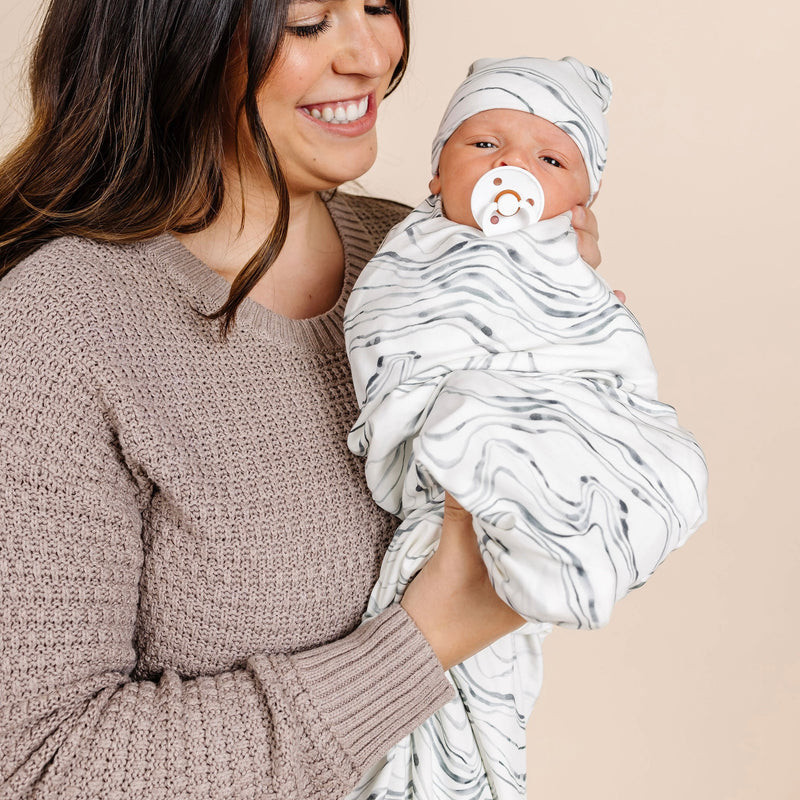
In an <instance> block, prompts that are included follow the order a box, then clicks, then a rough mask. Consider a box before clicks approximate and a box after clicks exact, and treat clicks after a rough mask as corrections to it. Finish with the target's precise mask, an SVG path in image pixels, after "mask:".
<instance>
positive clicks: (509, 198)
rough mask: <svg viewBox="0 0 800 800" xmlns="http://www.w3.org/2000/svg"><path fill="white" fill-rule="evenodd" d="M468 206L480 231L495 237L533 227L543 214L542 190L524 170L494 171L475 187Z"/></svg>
mask: <svg viewBox="0 0 800 800" xmlns="http://www.w3.org/2000/svg"><path fill="white" fill-rule="evenodd" d="M470 206H471V210H472V216H473V217H475V221H476V222H477V223H478V225H480V227H481V230H482V231H483V232H484V233H485V234H486V235H487V236H496V235H498V234H500V233H508V232H510V231H517V230H521V229H522V228H527V227H528V226H529V225H535V224H536V223H537V222H538V221H539V220H540V219H541V218H542V214H543V213H544V190H543V189H542V184H541V183H539V181H538V180H536V178H534V177H533V175H531V173H530V172H528V171H527V170H525V169H522V168H520V167H495V168H494V169H491V170H489V171H488V172H486V173H484V175H482V176H481V178H480V179H479V180H478V182H477V183H476V184H475V188H474V189H473V190H472V197H471V199H470Z"/></svg>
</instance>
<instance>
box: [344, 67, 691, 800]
mask: <svg viewBox="0 0 800 800" xmlns="http://www.w3.org/2000/svg"><path fill="white" fill-rule="evenodd" d="M610 98H611V85H610V82H609V80H608V78H607V77H606V76H605V75H603V74H602V73H600V72H598V71H596V70H594V69H591V68H589V67H586V66H585V65H583V64H581V63H580V62H579V61H577V60H576V59H573V58H566V59H563V60H561V61H550V60H547V59H539V58H515V59H506V60H489V59H487V60H481V61H478V62H476V63H475V64H473V66H472V68H471V70H470V73H469V75H468V77H467V79H466V80H465V81H464V82H463V83H462V85H461V86H460V87H459V88H458V90H457V91H456V93H455V95H454V97H453V99H452V100H451V102H450V105H449V106H448V108H447V111H446V112H445V115H444V118H443V120H442V123H441V126H440V128H439V132H438V134H437V136H436V139H435V141H434V145H433V164H432V166H433V173H434V177H433V180H432V181H431V183H430V189H431V192H432V194H431V196H430V197H428V198H427V199H426V200H425V201H424V202H423V203H422V204H421V205H420V206H418V207H417V208H416V209H415V210H414V211H413V212H412V213H411V214H410V215H409V216H408V217H407V218H406V219H405V220H404V221H403V222H402V223H400V224H399V225H398V226H396V227H395V228H394V229H393V230H392V231H391V232H390V233H389V235H388V236H387V238H386V240H385V242H384V244H383V246H382V247H381V249H380V251H379V252H378V254H377V255H376V256H375V258H374V259H373V260H372V261H371V262H370V263H369V264H368V265H367V266H366V267H365V269H364V271H363V273H362V274H361V276H360V278H359V280H358V281H357V283H356V285H355V287H354V289H353V293H352V296H351V298H350V300H349V302H348V305H347V309H346V313H345V335H346V340H347V347H348V353H349V356H350V360H351V365H352V368H353V377H354V382H355V386H356V392H357V395H358V399H359V403H360V405H361V413H360V416H359V418H358V420H357V422H356V424H355V426H354V427H353V430H352V432H351V435H350V439H349V445H350V447H351V449H352V450H353V451H354V452H356V453H358V454H361V455H364V456H366V474H367V480H368V483H369V486H370V489H371V490H372V492H373V496H374V497H375V499H376V501H377V502H378V503H379V504H380V505H381V506H382V507H383V508H385V509H386V510H388V511H390V512H392V513H394V514H397V515H398V516H399V517H400V518H401V520H402V522H401V524H400V526H399V528H398V531H397V534H396V536H395V538H394V540H393V542H392V545H391V547H390V549H389V552H388V553H387V555H386V558H385V559H384V564H383V568H382V572H381V577H380V579H379V582H378V584H377V585H376V586H375V588H374V590H373V593H372V596H371V599H370V605H369V610H368V615H374V614H376V613H378V612H379V611H381V610H382V609H384V608H386V607H387V606H389V605H390V604H391V603H393V602H396V601H397V600H399V598H400V597H401V596H402V593H403V591H404V589H405V587H406V586H407V584H408V582H409V581H410V580H411V579H412V578H413V576H414V575H415V574H416V573H417V571H418V570H419V569H420V567H421V566H422V564H424V563H425V561H426V560H427V558H429V557H430V555H431V553H432V552H433V550H434V549H435V547H436V544H437V541H438V536H439V532H440V526H441V521H442V515H443V500H444V492H445V491H448V492H450V493H451V494H452V495H453V496H454V497H455V499H456V500H458V501H459V502H460V503H461V505H462V506H464V508H466V509H467V510H468V511H469V512H470V513H471V514H472V515H473V521H474V523H473V524H474V528H475V532H476V535H477V537H478V540H479V543H480V547H481V551H482V554H483V557H484V561H485V562H486V565H487V568H488V571H489V574H490V577H491V579H492V582H493V584H494V586H495V589H496V590H497V592H498V594H499V595H500V597H502V598H503V600H505V602H507V603H508V604H509V605H510V606H511V607H512V608H513V609H514V610H515V611H517V612H518V613H519V614H520V615H521V616H523V617H524V618H525V619H526V620H528V623H527V624H526V625H525V626H524V627H523V628H522V629H520V630H519V631H517V632H515V633H513V634H511V635H510V636H508V637H505V638H504V639H502V640H501V641H499V642H497V643H495V644H494V645H492V646H491V647H490V648H487V649H486V650H485V651H483V652H481V653H479V654H478V655H476V656H474V657H473V658H471V659H469V660H467V661H466V662H464V663H463V664H460V665H459V666H457V667H455V668H454V669H453V670H451V672H450V675H451V678H452V680H453V682H454V684H455V686H456V688H457V689H458V694H459V697H458V699H456V700H454V701H452V702H451V703H450V704H448V706H446V707H445V708H444V709H442V710H441V711H440V712H438V713H437V714H435V715H434V716H433V717H431V718H430V719H429V720H427V721H426V722H425V723H424V724H423V725H422V726H421V727H420V728H418V729H417V730H416V731H414V732H413V733H412V734H411V735H410V736H409V737H407V738H406V739H405V740H403V741H402V742H401V743H400V744H398V745H397V746H396V747H395V748H394V750H393V751H392V752H390V754H389V755H388V756H387V758H386V759H384V760H383V761H382V762H381V763H380V764H378V765H377V766H376V767H375V769H374V770H372V771H371V772H370V774H369V775H367V776H365V779H364V781H363V782H362V785H361V786H360V787H359V789H357V790H356V792H355V793H354V795H353V797H359V798H366V797H369V796H371V793H374V796H381V797H382V796H386V797H398V798H405V797H416V798H431V800H433V798H442V797H455V796H458V797H463V798H484V797H485V798H490V797H492V798H499V799H500V800H504V799H505V798H508V799H509V800H511V798H513V799H514V800H517V799H518V798H522V797H524V795H525V755H524V744H525V724H526V722H527V720H528V717H529V715H530V712H531V710H532V706H533V702H534V700H535V698H536V695H537V694H538V691H539V687H540V683H541V643H542V639H543V637H544V636H545V635H546V633H547V632H548V631H549V630H550V628H551V626H552V625H553V624H557V625H566V626H572V627H578V628H582V627H588V628H594V627H598V626H600V625H603V624H604V623H605V622H606V621H607V620H608V618H609V615H610V613H611V609H612V607H613V605H614V604H615V603H616V601H617V600H619V599H620V598H622V597H623V596H624V595H625V594H627V593H628V592H629V591H630V590H631V589H632V588H635V587H637V586H639V585H641V584H642V583H643V582H644V581H645V580H646V579H647V578H648V577H649V575H650V574H651V573H652V572H653V570H654V569H655V568H656V567H657V566H658V565H659V564H660V563H661V562H662V561H663V559H664V558H665V557H666V556H667V555H668V554H669V553H670V552H671V551H672V550H673V549H675V548H676V547H678V546H680V545H681V544H683V542H685V541H686V539H687V538H688V536H689V535H690V534H691V533H693V532H694V530H696V528H697V527H698V526H699V525H700V524H701V523H702V522H703V520H704V519H705V515H706V496H705V492H706V482H707V473H706V466H705V462H704V459H703V455H702V452H701V451H700V448H699V447H698V445H697V443H696V442H695V441H694V439H693V437H692V436H691V434H690V433H688V432H687V431H686V430H684V429H682V428H681V427H680V426H679V425H678V422H677V419H676V415H675V412H674V410H673V409H672V408H671V407H670V406H668V405H665V404H663V403H661V402H659V400H658V399H657V394H656V373H655V369H654V367H653V364H652V361H651V358H650V355H649V352H648V350H647V346H646V342H645V338H644V334H643V333H642V330H641V328H640V327H639V324H638V323H637V321H636V319H635V318H634V317H633V315H632V314H631V313H630V312H629V311H628V310H627V309H626V308H625V307H624V306H623V305H622V304H621V303H620V302H619V300H618V299H617V298H616V296H615V295H614V294H613V292H611V291H610V289H609V287H608V286H607V285H606V284H605V282H604V281H603V280H602V279H601V278H600V277H599V276H598V275H597V274H596V273H595V271H594V270H592V269H591V268H590V267H589V266H588V265H587V264H585V263H584V262H583V261H582V260H581V258H580V256H579V255H578V250H577V244H576V236H575V233H574V230H573V229H572V227H571V218H570V214H569V213H568V212H569V209H571V208H573V207H574V206H575V205H579V204H588V203H590V202H591V201H592V199H593V198H594V196H595V195H596V193H597V191H598V189H599V187H600V180H601V176H602V172H603V168H604V166H605V159H606V148H607V138H608V133H607V125H606V120H605V111H606V109H607V108H608V103H609V101H610Z"/></svg>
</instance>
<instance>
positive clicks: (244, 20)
mask: <svg viewBox="0 0 800 800" xmlns="http://www.w3.org/2000/svg"><path fill="white" fill-rule="evenodd" d="M290 4H291V0H51V2H50V5H49V8H48V10H47V12H46V15H45V18H44V21H43V24H42V28H41V31H40V33H39V38H38V40H37V43H36V46H35V47H34V50H33V54H32V58H31V63H30V91H31V98H32V116H31V122H30V127H29V129H28V132H27V134H26V135H25V136H24V138H23V139H22V140H21V142H20V143H19V145H18V146H17V147H16V148H15V149H14V150H12V152H11V153H10V154H9V155H8V156H7V157H6V158H5V160H4V161H3V162H2V163H0V277H2V276H3V275H5V274H6V273H7V272H9V271H10V270H11V269H13V267H14V266H16V265H17V264H18V263H19V262H20V261H21V260H22V259H24V258H25V257H26V256H28V255H29V254H30V253H32V252H33V251H34V250H36V249H37V248H38V247H40V246H41V245H42V244H44V243H46V242H48V241H50V240H52V239H55V238H57V237H59V236H65V235H77V236H83V237H87V238H89V239H94V240H97V241H104V242H131V241H138V240H141V239H146V238H150V237H152V236H157V235H159V234H161V233H164V232H165V231H176V232H179V233H189V232H193V231H198V230H202V229H203V228H205V227H207V226H208V225H209V224H210V223H211V222H213V221H214V219H215V218H216V217H217V215H218V214H219V213H220V210H221V208H222V203H223V199H224V196H225V183H224V180H223V140H224V137H225V135H226V128H227V126H230V124H231V119H232V115H233V119H234V120H235V122H236V123H238V121H239V120H240V119H241V118H242V116H243V117H244V119H245V120H246V127H247V130H248V131H249V135H250V136H251V138H252V141H253V144H254V146H255V150H256V152H257V154H258V158H259V160H260V162H261V165H262V166H263V169H264V171H265V174H266V175H267V176H268V177H269V180H270V181H271V183H272V185H273V186H274V187H275V192H276V194H277V198H278V214H277V218H276V221H275V224H274V225H273V227H272V230H270V231H269V233H268V235H267V236H266V238H265V240H264V242H263V244H262V245H261V247H260V248H259V249H258V251H257V252H256V253H255V254H254V255H253V257H252V258H251V259H250V261H249V262H248V263H247V264H246V265H245V266H244V267H243V268H242V270H241V271H240V273H239V274H238V276H237V277H236V279H235V280H234V282H233V285H232V287H231V291H230V294H229V297H228V299H227V301H226V303H225V304H224V305H223V306H222V307H221V308H220V309H219V310H218V311H217V312H216V313H215V314H213V315H211V316H212V317H214V318H219V319H221V320H222V322H223V326H224V329H225V331H226V332H227V331H228V330H229V329H230V327H231V325H232V324H233V322H234V319H235V315H236V309H237V308H238V307H239V305H240V303H241V302H242V300H243V299H244V298H245V297H246V296H247V295H248V293H249V292H250V291H251V290H252V288H253V287H254V286H255V284H256V283H257V282H258V280H259V279H260V278H261V277H262V276H263V275H264V273H265V272H266V271H267V270H268V269H269V267H270V265H271V264H272V263H273V262H274V260H275V258H276V257H277V256H278V254H279V253H280V251H281V248H282V247H283V245H284V242H285V241H286V232H287V228H288V222H289V195H288V191H287V187H286V181H285V179H284V176H283V174H282V172H281V169H280V165H279V163H278V157H277V154H276V152H275V149H274V147H273V145H272V142H271V141H270V138H269V135H268V134H267V130H266V128H265V125H264V121H262V119H261V117H260V115H259V112H258V103H257V94H258V90H259V88H260V86H261V85H262V84H263V82H264V80H265V79H266V77H267V74H268V72H269V70H270V67H271V66H272V65H273V63H274V62H275V60H276V57H277V56H278V53H279V49H280V45H281V42H282V40H283V36H284V32H285V26H286V20H287V13H288V8H289V6H290ZM394 7H395V9H396V12H397V15H398V19H399V21H400V25H401V28H402V31H403V34H404V40H405V48H404V52H403V56H402V58H401V61H400V63H399V64H398V66H397V68H396V70H395V73H394V75H393V77H392V82H391V85H390V90H391V89H393V88H394V87H395V86H396V85H397V83H398V82H399V81H400V79H401V78H402V76H403V73H404V72H405V68H406V64H407V61H408V46H409V11H408V0H395V2H394ZM238 37H241V39H239V41H244V42H246V47H245V56H246V87H245V89H244V95H243V96H242V97H241V98H230V97H228V92H229V85H230V81H229V80H226V71H227V69H228V67H229V65H230V63H231V60H232V54H233V52H235V49H234V48H235V47H236V42H237V38H238ZM266 124H267V126H268V125H269V120H266ZM235 129H236V131H237V136H238V135H239V134H238V131H239V125H238V124H235ZM239 149H240V148H239V146H238V142H237V152H238V151H239Z"/></svg>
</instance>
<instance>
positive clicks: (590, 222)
mask: <svg viewBox="0 0 800 800" xmlns="http://www.w3.org/2000/svg"><path fill="white" fill-rule="evenodd" d="M572 227H573V228H574V229H575V233H576V234H577V236H578V254H579V255H580V257H581V258H582V259H583V260H584V261H585V262H586V263H587V264H588V265H589V266H590V267H592V268H594V269H597V268H598V267H599V266H600V262H601V261H602V260H603V259H602V256H601V255H600V246H599V244H598V243H599V241H600V232H599V229H598V227H597V217H596V216H595V215H594V212H593V211H592V210H591V209H590V208H586V206H575V207H574V208H573V209H572ZM614 294H615V295H616V296H617V297H618V298H619V299H620V302H622V303H624V302H625V300H626V298H625V292H623V291H620V290H619V289H615V290H614Z"/></svg>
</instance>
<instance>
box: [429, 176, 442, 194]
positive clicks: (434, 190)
mask: <svg viewBox="0 0 800 800" xmlns="http://www.w3.org/2000/svg"><path fill="white" fill-rule="evenodd" d="M428 189H430V192H431V194H441V193H442V182H441V180H440V179H439V173H438V172H437V173H436V174H435V175H434V176H433V177H432V178H431V182H430V183H429V184H428Z"/></svg>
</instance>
